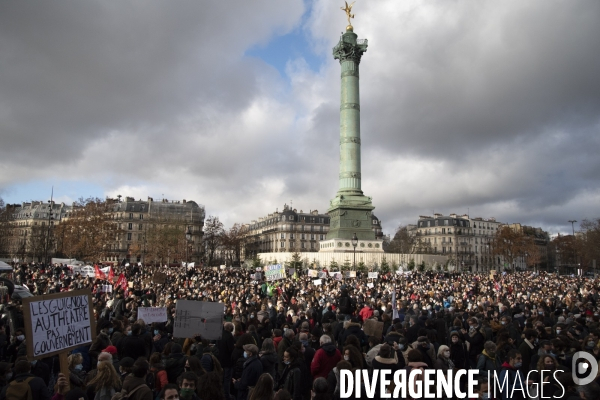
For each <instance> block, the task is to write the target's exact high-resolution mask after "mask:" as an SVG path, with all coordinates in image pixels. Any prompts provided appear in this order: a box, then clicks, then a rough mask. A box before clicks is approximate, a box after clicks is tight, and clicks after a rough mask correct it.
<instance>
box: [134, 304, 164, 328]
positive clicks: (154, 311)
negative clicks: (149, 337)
mask: <svg viewBox="0 0 600 400" xmlns="http://www.w3.org/2000/svg"><path fill="white" fill-rule="evenodd" d="M137 317H138V319H143V320H144V322H145V323H147V324H151V323H153V322H167V308H166V307H138V314H137Z"/></svg>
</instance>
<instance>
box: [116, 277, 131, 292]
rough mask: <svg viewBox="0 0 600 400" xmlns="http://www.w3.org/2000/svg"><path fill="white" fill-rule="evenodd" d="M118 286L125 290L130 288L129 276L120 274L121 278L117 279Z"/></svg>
mask: <svg viewBox="0 0 600 400" xmlns="http://www.w3.org/2000/svg"><path fill="white" fill-rule="evenodd" d="M116 286H117V287H121V289H123V290H127V289H128V288H129V287H128V286H127V278H125V275H124V274H121V275H119V279H117V283H116Z"/></svg>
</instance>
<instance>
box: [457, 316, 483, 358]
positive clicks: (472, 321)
mask: <svg viewBox="0 0 600 400" xmlns="http://www.w3.org/2000/svg"><path fill="white" fill-rule="evenodd" d="M467 323H468V324H469V330H468V331H466V330H464V329H462V330H461V333H462V338H461V339H463V340H464V341H465V342H469V344H470V345H469V366H470V367H473V368H474V367H475V366H476V365H477V356H478V355H479V354H481V352H482V351H483V344H484V343H485V338H484V336H483V334H482V333H481V332H480V330H479V321H478V320H477V318H475V317H473V318H469V319H467Z"/></svg>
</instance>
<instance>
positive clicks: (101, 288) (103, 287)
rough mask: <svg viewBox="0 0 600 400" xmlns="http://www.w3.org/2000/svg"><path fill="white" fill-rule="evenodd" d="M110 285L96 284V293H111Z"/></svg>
mask: <svg viewBox="0 0 600 400" xmlns="http://www.w3.org/2000/svg"><path fill="white" fill-rule="evenodd" d="M112 289H113V287H112V285H98V293H112Z"/></svg>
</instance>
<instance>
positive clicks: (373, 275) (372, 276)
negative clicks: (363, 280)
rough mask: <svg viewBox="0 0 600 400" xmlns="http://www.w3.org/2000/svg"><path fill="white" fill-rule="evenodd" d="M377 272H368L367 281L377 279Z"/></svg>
mask: <svg viewBox="0 0 600 400" xmlns="http://www.w3.org/2000/svg"><path fill="white" fill-rule="evenodd" d="M378 276H379V272H369V279H377V277H378Z"/></svg>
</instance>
